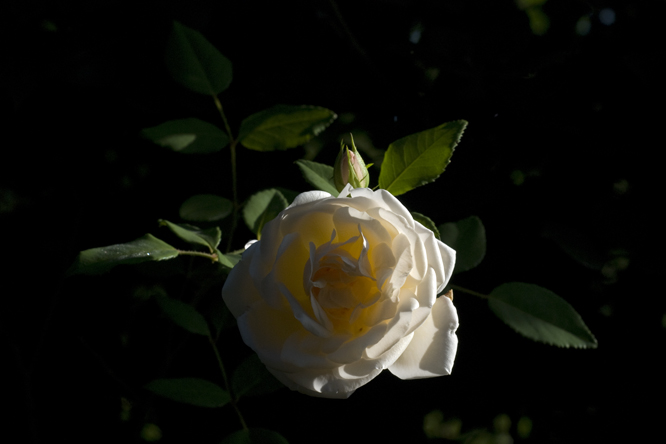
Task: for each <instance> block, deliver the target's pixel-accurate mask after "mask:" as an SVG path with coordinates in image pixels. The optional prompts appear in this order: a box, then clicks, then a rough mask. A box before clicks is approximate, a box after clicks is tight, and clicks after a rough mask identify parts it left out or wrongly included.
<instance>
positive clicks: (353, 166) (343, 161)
mask: <svg viewBox="0 0 666 444" xmlns="http://www.w3.org/2000/svg"><path fill="white" fill-rule="evenodd" d="M350 136H351V134H350ZM351 143H352V150H350V149H349V148H348V147H347V146H346V145H345V144H344V143H342V142H340V153H338V158H337V159H335V167H334V172H333V180H334V182H335V187H336V188H337V189H338V191H342V189H343V188H344V187H345V185H347V184H351V186H352V187H354V188H366V187H367V186H368V184H369V183H370V173H368V166H371V165H368V166H366V165H365V162H364V161H363V158H362V157H361V155H360V154H359V152H358V150H357V149H356V145H354V137H353V136H352V138H351Z"/></svg>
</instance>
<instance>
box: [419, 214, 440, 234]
mask: <svg viewBox="0 0 666 444" xmlns="http://www.w3.org/2000/svg"><path fill="white" fill-rule="evenodd" d="M412 217H413V218H414V220H415V221H417V222H419V223H420V224H421V225H423V226H424V227H426V228H427V229H428V230H430V231H432V232H433V233H435V237H436V238H437V239H440V240H441V237H440V235H439V230H438V229H437V226H436V225H435V222H433V221H432V219H430V218H429V217H428V216H426V215H425V214H421V213H416V212H412Z"/></svg>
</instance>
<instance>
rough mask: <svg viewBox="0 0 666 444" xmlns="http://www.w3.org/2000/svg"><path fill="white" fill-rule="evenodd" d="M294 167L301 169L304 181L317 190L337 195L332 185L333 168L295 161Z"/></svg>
mask: <svg viewBox="0 0 666 444" xmlns="http://www.w3.org/2000/svg"><path fill="white" fill-rule="evenodd" d="M296 165H298V167H299V168H300V169H301V173H303V177H304V178H305V180H307V181H308V183H310V185H312V186H314V187H315V188H316V189H318V190H322V191H326V192H327V193H331V195H333V196H337V195H338V189H337V188H336V187H335V184H334V183H333V167H332V166H329V165H325V164H323V163H318V162H313V161H311V160H303V159H300V160H297V161H296Z"/></svg>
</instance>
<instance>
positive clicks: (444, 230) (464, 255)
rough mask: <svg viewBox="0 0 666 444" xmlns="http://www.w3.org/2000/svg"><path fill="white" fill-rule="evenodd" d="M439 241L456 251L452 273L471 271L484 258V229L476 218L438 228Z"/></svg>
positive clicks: (471, 217) (472, 217)
mask: <svg viewBox="0 0 666 444" xmlns="http://www.w3.org/2000/svg"><path fill="white" fill-rule="evenodd" d="M439 233H440V235H441V237H442V238H441V240H442V242H444V243H445V244H446V245H448V246H449V247H451V248H453V249H454V250H456V267H455V269H454V273H460V272H462V271H467V270H471V269H472V268H474V267H476V266H477V265H479V264H480V263H481V261H482V260H483V258H484V257H485V256H486V229H485V228H484V226H483V223H482V222H481V219H479V218H478V217H476V216H470V217H468V218H466V219H463V220H460V221H458V222H449V223H446V224H443V225H440V226H439Z"/></svg>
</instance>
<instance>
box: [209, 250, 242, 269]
mask: <svg viewBox="0 0 666 444" xmlns="http://www.w3.org/2000/svg"><path fill="white" fill-rule="evenodd" d="M215 254H217V260H218V261H219V262H220V264H222V265H224V266H225V267H227V268H234V265H236V263H237V262H238V261H237V260H236V258H235V257H234V256H233V255H230V254H222V252H221V251H220V250H218V249H217V248H216V249H215Z"/></svg>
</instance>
